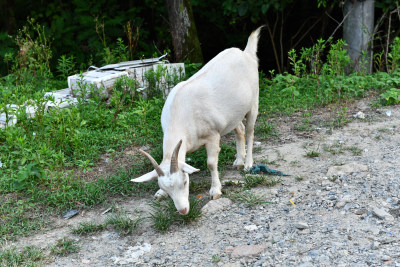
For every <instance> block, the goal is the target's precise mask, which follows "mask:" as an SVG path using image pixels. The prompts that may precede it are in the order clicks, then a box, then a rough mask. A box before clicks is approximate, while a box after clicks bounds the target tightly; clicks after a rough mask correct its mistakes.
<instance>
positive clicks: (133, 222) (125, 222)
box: [106, 212, 143, 235]
mask: <svg viewBox="0 0 400 267" xmlns="http://www.w3.org/2000/svg"><path fill="white" fill-rule="evenodd" d="M142 221H143V219H142V218H137V219H131V218H129V217H128V216H127V215H126V214H125V213H122V212H118V213H117V214H115V215H111V216H109V217H108V218H107V219H106V225H107V226H111V227H112V228H114V229H115V230H116V231H118V232H119V233H120V234H123V235H130V234H132V233H133V231H134V230H135V229H136V228H137V227H138V225H139V224H140V223H141V222H142Z"/></svg>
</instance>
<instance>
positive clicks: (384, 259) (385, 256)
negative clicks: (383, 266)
mask: <svg viewBox="0 0 400 267" xmlns="http://www.w3.org/2000/svg"><path fill="white" fill-rule="evenodd" d="M391 259H392V258H390V256H388V255H383V256H382V258H381V260H382V261H390V260H391Z"/></svg>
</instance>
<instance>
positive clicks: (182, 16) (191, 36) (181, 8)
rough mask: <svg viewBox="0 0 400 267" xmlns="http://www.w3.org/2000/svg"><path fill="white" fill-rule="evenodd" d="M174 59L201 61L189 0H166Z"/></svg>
mask: <svg viewBox="0 0 400 267" xmlns="http://www.w3.org/2000/svg"><path fill="white" fill-rule="evenodd" d="M166 3H167V7H168V17H169V23H170V30H171V35H172V44H173V46H174V55H175V61H184V60H185V59H189V60H190V62H196V63H197V62H203V54H202V53H201V48H200V42H199V37H198V36H197V30H196V24H195V22H194V17H193V11H192V5H191V3H190V0H166Z"/></svg>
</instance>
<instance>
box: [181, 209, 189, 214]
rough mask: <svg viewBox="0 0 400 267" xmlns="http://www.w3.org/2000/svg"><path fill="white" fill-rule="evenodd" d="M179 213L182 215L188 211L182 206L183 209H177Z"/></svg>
mask: <svg viewBox="0 0 400 267" xmlns="http://www.w3.org/2000/svg"><path fill="white" fill-rule="evenodd" d="M179 213H180V214H182V215H186V214H187V213H188V210H187V208H184V209H181V210H179Z"/></svg>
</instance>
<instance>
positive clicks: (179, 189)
mask: <svg viewBox="0 0 400 267" xmlns="http://www.w3.org/2000/svg"><path fill="white" fill-rule="evenodd" d="M181 144H182V140H180V141H179V143H178V144H177V145H176V147H175V149H174V152H173V153H172V157H171V162H170V164H169V166H168V164H167V165H164V164H163V163H162V164H161V165H158V164H157V162H156V161H155V159H154V158H153V157H152V156H150V155H149V154H148V153H146V152H145V151H143V150H140V152H141V153H142V154H143V155H144V156H146V157H147V158H148V159H149V160H150V162H151V164H152V165H153V166H154V171H152V172H149V173H147V174H145V175H143V176H141V177H139V178H136V179H132V180H131V181H132V182H136V183H140V182H146V181H150V180H153V179H156V178H158V185H159V186H160V188H161V189H162V190H163V191H164V192H166V193H167V194H168V195H169V196H170V197H171V198H172V200H173V201H174V204H175V207H176V209H177V210H178V211H179V213H180V214H182V215H186V214H188V212H189V209H190V205H189V174H191V173H193V172H196V171H199V169H196V168H194V167H192V166H190V165H189V164H186V163H185V162H180V161H178V153H179V149H180V147H181Z"/></svg>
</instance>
